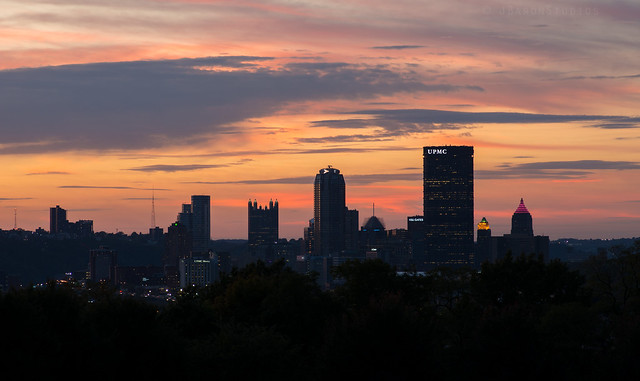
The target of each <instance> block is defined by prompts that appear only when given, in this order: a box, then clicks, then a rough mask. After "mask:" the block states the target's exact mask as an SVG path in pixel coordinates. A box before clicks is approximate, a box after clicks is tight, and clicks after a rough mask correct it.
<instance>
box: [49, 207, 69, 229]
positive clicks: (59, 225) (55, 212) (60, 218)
mask: <svg viewBox="0 0 640 381" xmlns="http://www.w3.org/2000/svg"><path fill="white" fill-rule="evenodd" d="M68 224H69V221H67V211H66V210H65V209H62V208H61V207H60V205H56V206H55V208H49V233H51V234H57V233H63V232H66V231H67V225H68Z"/></svg>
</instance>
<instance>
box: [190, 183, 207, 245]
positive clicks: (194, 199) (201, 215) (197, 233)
mask: <svg viewBox="0 0 640 381" xmlns="http://www.w3.org/2000/svg"><path fill="white" fill-rule="evenodd" d="M191 215H192V224H193V225H192V230H191V236H192V239H193V251H194V252H197V253H206V252H207V251H208V250H209V246H210V241H211V197H210V196H205V195H194V196H191Z"/></svg>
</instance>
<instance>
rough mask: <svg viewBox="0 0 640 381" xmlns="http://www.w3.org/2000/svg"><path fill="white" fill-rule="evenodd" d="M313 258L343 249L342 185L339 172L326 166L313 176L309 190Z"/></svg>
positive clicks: (336, 252) (343, 206)
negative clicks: (311, 208) (312, 227)
mask: <svg viewBox="0 0 640 381" xmlns="http://www.w3.org/2000/svg"><path fill="white" fill-rule="evenodd" d="M313 191H314V192H313V194H314V196H313V218H314V225H313V226H314V229H313V240H314V242H313V245H314V255H321V256H329V255H334V254H338V253H340V252H342V251H343V250H344V247H345V211H346V210H347V209H346V207H345V206H346V205H345V183H344V177H343V176H342V174H340V170H338V169H336V168H333V167H331V166H328V167H327V168H323V169H321V170H320V171H319V172H318V174H316V179H315V182H314V188H313Z"/></svg>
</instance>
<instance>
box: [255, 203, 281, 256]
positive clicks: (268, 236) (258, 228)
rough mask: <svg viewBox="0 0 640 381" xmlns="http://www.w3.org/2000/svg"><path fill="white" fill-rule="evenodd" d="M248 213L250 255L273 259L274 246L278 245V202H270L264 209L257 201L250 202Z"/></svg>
mask: <svg viewBox="0 0 640 381" xmlns="http://www.w3.org/2000/svg"><path fill="white" fill-rule="evenodd" d="M248 212H249V216H248V228H249V229H248V230H249V232H248V237H249V239H248V244H249V252H250V254H251V255H253V256H258V257H260V258H261V259H273V255H274V253H273V251H274V246H275V245H277V243H278V200H276V201H275V202H273V200H270V201H269V205H268V206H266V205H265V207H264V208H263V207H262V205H258V202H257V201H255V200H254V201H253V203H252V202H251V200H249V205H248ZM267 257H271V258H267Z"/></svg>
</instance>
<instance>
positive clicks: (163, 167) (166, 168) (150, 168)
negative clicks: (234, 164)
mask: <svg viewBox="0 0 640 381" xmlns="http://www.w3.org/2000/svg"><path fill="white" fill-rule="evenodd" d="M228 166H229V164H182V165H180V164H155V165H145V166H143V167H135V168H128V169H127V170H128V171H140V172H182V171H197V170H200V169H209V168H222V167H228Z"/></svg>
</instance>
